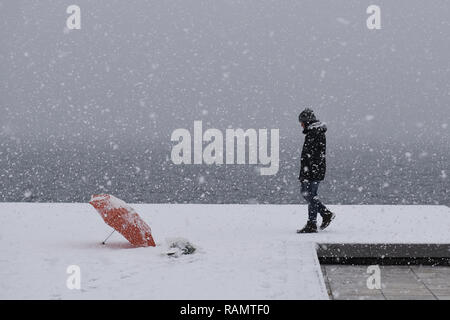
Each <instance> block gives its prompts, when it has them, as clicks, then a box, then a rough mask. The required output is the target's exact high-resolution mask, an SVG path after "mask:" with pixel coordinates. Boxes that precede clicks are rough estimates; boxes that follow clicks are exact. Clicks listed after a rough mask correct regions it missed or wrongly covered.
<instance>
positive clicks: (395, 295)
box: [322, 265, 450, 300]
mask: <svg viewBox="0 0 450 320" xmlns="http://www.w3.org/2000/svg"><path fill="white" fill-rule="evenodd" d="M367 267H368V266H350V265H322V271H323V275H324V280H325V283H326V286H327V290H328V294H329V295H330V298H331V299H335V300H406V299H407V300H413V299H417V300H450V267H432V266H380V271H381V274H380V279H381V289H379V290H377V289H368V287H367V279H368V278H369V276H370V274H369V273H367Z"/></svg>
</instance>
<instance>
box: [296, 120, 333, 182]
mask: <svg viewBox="0 0 450 320" xmlns="http://www.w3.org/2000/svg"><path fill="white" fill-rule="evenodd" d="M326 131H327V127H326V125H325V124H324V123H322V122H320V121H316V122H313V123H311V124H310V125H308V126H307V127H306V129H305V130H303V133H304V134H305V142H304V144H303V150H302V157H301V165H300V175H299V177H298V178H299V179H300V180H301V181H303V180H309V181H321V180H323V179H324V178H325V172H326V168H327V164H326V145H327V140H326V137H325V132H326Z"/></svg>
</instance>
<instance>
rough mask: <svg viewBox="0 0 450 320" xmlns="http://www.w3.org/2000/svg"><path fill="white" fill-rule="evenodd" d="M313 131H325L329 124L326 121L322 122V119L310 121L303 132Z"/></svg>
mask: <svg viewBox="0 0 450 320" xmlns="http://www.w3.org/2000/svg"><path fill="white" fill-rule="evenodd" d="M313 131H317V132H323V133H325V132H326V131H327V125H326V123H325V122H321V121H315V122H313V123H310V124H309V125H308V126H307V127H306V128H305V129H304V130H303V133H304V134H307V133H308V132H313Z"/></svg>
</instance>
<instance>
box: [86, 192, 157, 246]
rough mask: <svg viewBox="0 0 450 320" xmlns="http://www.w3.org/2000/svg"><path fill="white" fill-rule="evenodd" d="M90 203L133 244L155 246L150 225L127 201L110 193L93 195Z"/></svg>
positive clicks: (107, 222)
mask: <svg viewBox="0 0 450 320" xmlns="http://www.w3.org/2000/svg"><path fill="white" fill-rule="evenodd" d="M89 203H90V204H91V205H92V206H93V207H94V208H95V209H96V210H97V211H98V213H100V216H101V217H102V218H103V220H105V222H106V224H108V225H109V226H111V227H112V228H114V229H115V230H117V231H118V232H119V233H121V234H122V235H123V236H124V237H125V238H126V239H127V240H128V241H130V243H131V244H133V245H135V246H139V247H148V246H152V247H154V246H155V241H154V240H153V237H152V232H151V229H150V227H149V226H148V224H146V223H145V221H144V220H142V219H141V217H140V216H139V215H138V214H137V213H136V211H134V209H133V208H132V207H130V206H129V205H128V204H126V202H125V201H123V200H120V199H118V198H116V197H114V196H112V195H109V194H98V195H93V196H92V198H91V201H89Z"/></svg>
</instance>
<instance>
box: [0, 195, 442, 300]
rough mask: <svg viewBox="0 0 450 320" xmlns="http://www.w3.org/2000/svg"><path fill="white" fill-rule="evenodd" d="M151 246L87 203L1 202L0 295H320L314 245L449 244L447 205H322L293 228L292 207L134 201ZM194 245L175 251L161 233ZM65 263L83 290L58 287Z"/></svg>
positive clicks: (297, 217)
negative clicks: (319, 223)
mask: <svg viewBox="0 0 450 320" xmlns="http://www.w3.org/2000/svg"><path fill="white" fill-rule="evenodd" d="M132 206H133V207H134V208H135V209H136V211H137V212H138V213H139V214H140V216H141V217H142V218H143V219H144V220H145V221H146V222H147V223H148V224H149V225H150V226H151V227H152V231H153V236H154V238H155V241H156V242H157V244H158V245H157V247H156V248H155V247H148V248H133V247H132V246H131V245H129V243H128V242H127V241H126V240H125V239H124V238H123V237H122V236H121V235H120V234H117V233H116V234H114V235H113V236H112V237H111V238H110V240H109V242H108V243H107V245H105V246H104V245H101V241H102V240H103V239H104V238H105V237H106V236H107V235H108V234H109V233H110V231H111V229H110V228H109V227H108V226H107V225H106V224H105V223H104V222H103V220H102V219H101V217H100V216H99V215H98V213H97V212H96V211H95V209H94V208H93V207H91V206H90V205H89V204H78V203H74V204H57V203H51V204H50V203H39V204H38V203H1V204H0V298H1V299H13V298H24V299H328V296H327V293H326V289H325V285H324V282H323V278H322V274H321V271H320V266H319V263H318V260H317V256H316V254H315V249H314V246H315V243H320V242H331V243H332V242H340V243H352V242H353V243H357V242H359V243H450V233H449V232H448V226H449V225H450V208H448V207H445V206H330V208H331V209H332V210H334V211H335V212H336V213H337V218H336V220H335V221H334V222H333V224H332V225H331V226H330V227H329V229H327V230H326V231H324V232H321V233H319V234H315V235H298V234H296V233H295V230H296V229H297V228H298V227H302V226H303V224H304V223H305V220H306V206H303V205H302V206H300V205H203V204H202V205H169V204H164V205H163V204H139V205H138V204H135V205H132ZM176 237H183V238H186V239H188V240H189V241H190V242H192V243H193V244H194V245H195V246H197V247H198V250H197V252H196V253H194V254H192V255H185V256H181V257H179V258H174V257H169V256H167V255H165V254H164V253H165V252H166V251H167V249H168V246H167V243H166V239H170V238H176ZM69 265H78V266H79V267H80V268H81V289H80V290H76V289H75V290H70V289H68V288H67V286H66V280H67V278H68V277H69V274H67V273H66V270H67V267H68V266H69Z"/></svg>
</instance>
